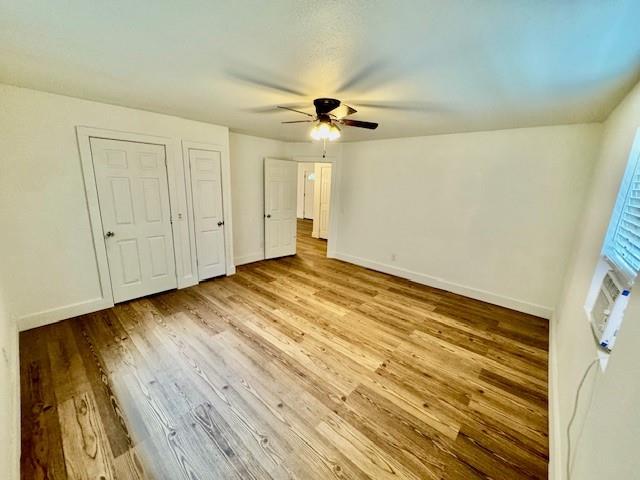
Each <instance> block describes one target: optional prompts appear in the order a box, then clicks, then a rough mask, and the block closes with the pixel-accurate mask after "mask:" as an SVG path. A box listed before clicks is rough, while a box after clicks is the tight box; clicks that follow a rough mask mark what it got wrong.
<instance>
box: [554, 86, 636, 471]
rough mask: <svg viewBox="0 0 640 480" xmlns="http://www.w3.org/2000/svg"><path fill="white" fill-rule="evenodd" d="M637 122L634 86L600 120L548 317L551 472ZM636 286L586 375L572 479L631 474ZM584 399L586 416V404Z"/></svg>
mask: <svg viewBox="0 0 640 480" xmlns="http://www.w3.org/2000/svg"><path fill="white" fill-rule="evenodd" d="M639 127H640V85H638V86H637V87H636V88H635V89H634V90H633V91H632V92H631V93H630V94H629V95H628V96H627V97H626V99H625V100H624V101H623V102H622V103H621V104H620V105H619V106H618V107H617V108H616V110H615V111H614V112H613V113H612V114H611V116H610V117H609V119H608V120H607V121H606V123H605V124H604V131H603V141H602V149H601V152H600V156H599V160H598V163H597V166H596V169H595V173H594V176H593V181H592V185H591V188H590V193H589V201H588V203H587V204H586V208H585V210H584V215H583V218H582V221H581V227H580V230H579V236H578V238H577V241H576V242H575V244H574V246H573V251H574V255H573V259H572V262H571V266H570V268H569V270H568V273H567V276H566V280H565V287H564V294H563V296H562V298H561V299H560V302H559V303H558V309H557V310H556V313H555V315H554V317H553V319H552V324H551V329H552V340H551V345H550V349H551V363H550V369H551V372H550V373H551V398H550V400H551V415H552V429H551V435H552V438H551V440H552V445H551V473H552V475H553V476H552V478H554V479H555V480H559V479H565V478H566V477H565V476H564V475H563V473H564V468H566V467H565V465H566V464H565V463H564V462H566V426H567V422H568V421H569V418H570V415H571V412H572V407H573V401H574V396H575V392H576V388H577V385H578V382H579V380H580V377H581V376H582V374H583V372H584V370H585V369H586V367H587V365H588V364H589V363H590V362H591V361H592V359H594V358H595V357H596V351H597V350H596V346H595V343H594V341H593V336H592V334H591V331H590V327H589V324H588V322H587V318H586V313H585V311H584V308H583V306H584V303H585V299H586V296H587V292H588V289H589V285H590V284H591V279H592V276H593V273H594V269H595V267H596V264H597V262H598V259H599V254H600V250H601V248H602V244H603V241H604V237H605V234H606V230H607V226H608V224H609V219H610V216H611V212H612V210H613V206H614V204H615V200H616V195H617V193H618V189H619V186H620V182H621V180H622V176H623V174H624V170H625V167H626V164H627V160H628V156H629V151H630V149H631V145H632V143H633V139H634V136H635V133H636V130H637V129H638V128H639ZM638 318H640V291H633V292H632V294H631V298H630V303H629V307H628V308H627V311H626V313H625V321H624V324H623V326H622V329H621V332H620V335H619V337H618V340H617V343H616V347H615V350H614V351H613V353H612V355H611V358H610V360H609V363H608V366H607V369H606V372H605V373H601V372H600V371H599V370H596V371H594V372H592V373H591V375H590V376H589V377H588V379H587V382H586V383H585V387H584V390H583V394H582V405H581V407H582V408H580V409H579V412H578V416H577V420H576V422H575V426H574V428H573V430H572V439H574V440H572V441H573V444H574V446H575V447H576V449H577V450H574V451H577V454H576V455H575V456H574V458H575V467H574V472H573V475H572V477H571V478H572V479H576V480H577V479H579V480H590V479H601V478H615V479H619V480H626V479H629V480H630V479H635V478H638V472H640V456H639V455H638V441H639V439H640V413H639V410H638V406H639V405H640V322H638ZM589 406H590V411H589V413H588V415H586V416H585V411H586V408H587V407H589Z"/></svg>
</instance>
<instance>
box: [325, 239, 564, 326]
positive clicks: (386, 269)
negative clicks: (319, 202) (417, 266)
mask: <svg viewBox="0 0 640 480" xmlns="http://www.w3.org/2000/svg"><path fill="white" fill-rule="evenodd" d="M332 255H333V258H337V259H339V260H343V261H345V262H349V263H353V264H355V265H360V266H361V267H366V268H370V269H371V270H376V271H378V272H383V273H388V274H390V275H395V276H396V277H402V278H406V279H408V280H411V281H414V282H416V283H421V284H422V285H427V286H429V287H434V288H439V289H441V290H447V291H448V292H452V293H457V294H458V295H463V296H465V297H470V298H475V299H476V300H482V301H483V302H487V303H492V304H494V305H499V306H501V307H506V308H510V309H512V310H517V311H519V312H523V313H528V314H531V315H536V316H538V317H542V318H546V319H549V318H551V315H552V314H553V308H551V307H546V306H544V305H536V304H534V303H529V302H526V301H524V300H518V299H516V298H511V297H506V296H504V295H499V294H496V293H492V292H487V291H485V290H481V289H478V288H474V287H468V286H466V285H460V284H458V283H454V282H449V281H447V280H443V279H441V278H437V277H432V276H429V275H425V274H424V273H419V272H414V271H411V270H407V269H404V268H398V267H394V266H392V265H387V264H384V263H378V262H375V261H372V260H367V259H365V258H360V257H354V256H352V255H348V254H345V253H340V252H332Z"/></svg>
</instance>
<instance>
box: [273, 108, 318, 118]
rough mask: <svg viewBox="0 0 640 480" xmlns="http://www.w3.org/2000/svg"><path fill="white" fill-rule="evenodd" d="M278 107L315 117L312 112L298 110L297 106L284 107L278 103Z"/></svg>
mask: <svg viewBox="0 0 640 480" xmlns="http://www.w3.org/2000/svg"><path fill="white" fill-rule="evenodd" d="M278 108H282V109H283V110H291V111H292V112H296V113H301V114H302V115H306V116H307V117H313V115H311V114H310V113H307V112H303V111H302V110H296V109H295V108H289V107H283V106H280V105H278Z"/></svg>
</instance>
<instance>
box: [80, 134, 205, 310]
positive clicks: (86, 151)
mask: <svg viewBox="0 0 640 480" xmlns="http://www.w3.org/2000/svg"><path fill="white" fill-rule="evenodd" d="M76 136H77V139H78V149H79V153H80V164H81V167H82V176H83V180H84V188H85V196H86V200H87V210H88V212H89V223H90V225H91V236H92V239H93V249H94V252H95V256H96V266H97V269H98V278H99V280H100V292H101V295H102V297H101V298H100V299H97V300H96V302H95V303H94V304H93V307H94V309H95V310H100V309H103V308H109V307H113V305H114V304H115V302H114V298H113V291H112V289H111V274H110V271H109V262H108V260H107V247H106V244H105V241H104V230H103V227H102V215H101V213H100V202H99V200H98V198H99V197H98V186H97V184H96V175H95V170H94V166H93V155H92V152H91V138H103V139H106V140H116V141H125V142H135V143H151V144H154V145H162V146H164V149H165V158H166V161H167V164H166V171H167V185H168V187H169V213H170V215H171V233H172V237H173V256H174V261H175V266H176V268H175V271H176V280H177V285H178V288H184V287H185V286H189V285H191V284H192V283H189V279H188V277H189V276H190V275H189V276H185V275H184V269H183V264H182V262H180V261H179V258H181V257H183V255H184V251H183V250H184V245H183V242H182V240H181V238H180V237H181V235H180V232H179V230H180V228H177V224H178V223H179V222H180V221H181V220H183V217H184V211H183V209H182V208H179V206H180V205H181V203H180V201H179V197H178V194H177V191H176V184H175V183H176V182H175V179H176V176H177V175H176V163H175V162H176V161H175V157H176V155H175V153H176V151H179V150H178V149H177V144H176V142H175V141H174V140H173V139H171V138H169V137H159V136H155V135H147V134H141V133H129V132H121V131H117V130H107V129H102V128H94V127H84V126H78V127H76ZM189 253H190V252H189Z"/></svg>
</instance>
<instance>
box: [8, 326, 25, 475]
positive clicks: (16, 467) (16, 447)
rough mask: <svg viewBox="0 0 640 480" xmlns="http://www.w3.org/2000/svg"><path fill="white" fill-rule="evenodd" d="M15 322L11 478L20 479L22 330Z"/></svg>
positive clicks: (12, 369) (12, 353) (10, 442)
mask: <svg viewBox="0 0 640 480" xmlns="http://www.w3.org/2000/svg"><path fill="white" fill-rule="evenodd" d="M10 321H11V323H12V324H13V341H12V349H13V351H12V352H11V357H12V360H13V365H12V367H11V376H12V379H11V380H12V382H13V399H12V400H13V404H12V408H11V415H12V416H13V425H12V427H11V429H10V432H9V445H10V446H11V447H12V448H11V449H12V450H13V463H12V464H11V466H10V469H9V478H10V479H13V480H19V478H20V454H21V452H22V442H21V437H20V405H21V401H20V332H19V330H18V322H16V321H15V320H14V319H13V318H10Z"/></svg>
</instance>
